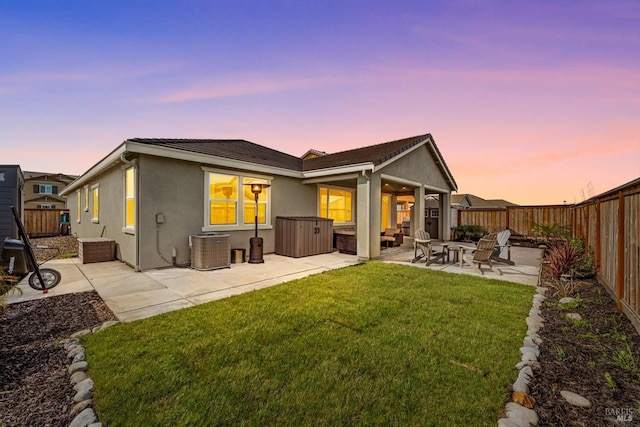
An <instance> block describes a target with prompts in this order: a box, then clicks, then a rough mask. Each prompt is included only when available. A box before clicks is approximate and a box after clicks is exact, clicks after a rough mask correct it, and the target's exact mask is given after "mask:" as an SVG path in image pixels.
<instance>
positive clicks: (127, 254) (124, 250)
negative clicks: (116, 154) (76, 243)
mask: <svg viewBox="0 0 640 427" xmlns="http://www.w3.org/2000/svg"><path fill="white" fill-rule="evenodd" d="M96 184H97V185H98V200H99V212H98V222H94V221H92V218H91V217H92V212H93V203H94V200H93V196H92V195H91V188H92V186H94V185H96ZM86 191H89V209H88V210H85V209H84V197H85V192H86ZM77 197H78V192H76V191H72V192H71V193H69V194H68V195H67V202H68V206H69V217H70V222H71V232H72V233H73V234H74V235H76V236H77V237H107V238H110V239H114V240H115V241H116V258H117V259H119V260H122V261H124V262H126V263H127V264H129V265H131V266H135V236H134V235H133V234H127V233H125V232H123V231H122V229H123V227H124V170H123V169H122V167H121V166H120V165H117V166H114V167H112V168H111V169H109V170H107V171H106V172H105V173H103V174H101V175H99V176H98V177H96V179H94V180H93V181H92V182H90V183H89V184H88V185H87V186H84V187H82V190H81V191H80V197H81V208H80V212H78V203H77ZM78 220H79V222H78Z"/></svg>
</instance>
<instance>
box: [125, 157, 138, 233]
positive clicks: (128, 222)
mask: <svg viewBox="0 0 640 427" xmlns="http://www.w3.org/2000/svg"><path fill="white" fill-rule="evenodd" d="M135 177H136V171H135V169H134V168H132V167H131V168H127V169H126V170H125V171H124V226H125V228H129V229H134V228H135V226H136V187H135Z"/></svg>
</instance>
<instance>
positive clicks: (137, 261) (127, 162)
mask: <svg viewBox="0 0 640 427" xmlns="http://www.w3.org/2000/svg"><path fill="white" fill-rule="evenodd" d="M126 154H127V153H126V152H124V153H122V154H120V160H121V161H122V163H124V164H125V165H127V166H130V167H132V168H133V170H134V172H135V175H134V176H135V178H134V179H135V182H134V186H135V188H134V191H135V196H136V197H135V210H136V211H135V222H136V224H135V226H136V227H135V234H134V240H135V244H134V246H133V252H134V254H133V259H134V263H135V265H134V266H133V269H134V271H140V258H139V253H140V209H139V208H138V206H139V200H140V191H139V189H140V188H139V187H140V186H139V184H140V176H139V175H140V174H139V173H138V172H139V168H138V165H137V164H136V163H134V162H132V161H130V160H127V157H126Z"/></svg>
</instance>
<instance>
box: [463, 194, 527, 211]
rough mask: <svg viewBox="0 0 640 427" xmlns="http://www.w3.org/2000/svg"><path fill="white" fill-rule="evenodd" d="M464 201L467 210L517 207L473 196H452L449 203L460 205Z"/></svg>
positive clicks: (502, 201)
mask: <svg viewBox="0 0 640 427" xmlns="http://www.w3.org/2000/svg"><path fill="white" fill-rule="evenodd" d="M464 199H466V200H467V203H468V204H469V208H483V209H489V208H500V209H504V208H506V207H507V206H518V205H516V204H515V203H511V202H508V201H506V200H503V199H491V200H486V199H483V198H482V197H478V196H474V195H473V194H453V195H451V203H454V204H460V203H462V201H463V200H464Z"/></svg>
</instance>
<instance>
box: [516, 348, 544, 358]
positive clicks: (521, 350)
mask: <svg viewBox="0 0 640 427" xmlns="http://www.w3.org/2000/svg"><path fill="white" fill-rule="evenodd" d="M520 353H522V354H525V353H533V354H535V355H536V358H537V357H538V356H540V350H538V349H537V348H535V347H520Z"/></svg>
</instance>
